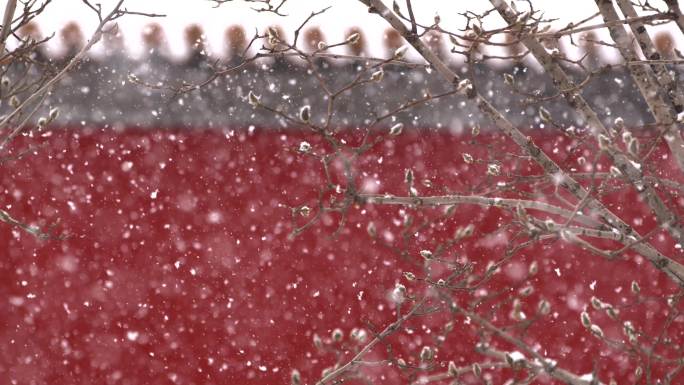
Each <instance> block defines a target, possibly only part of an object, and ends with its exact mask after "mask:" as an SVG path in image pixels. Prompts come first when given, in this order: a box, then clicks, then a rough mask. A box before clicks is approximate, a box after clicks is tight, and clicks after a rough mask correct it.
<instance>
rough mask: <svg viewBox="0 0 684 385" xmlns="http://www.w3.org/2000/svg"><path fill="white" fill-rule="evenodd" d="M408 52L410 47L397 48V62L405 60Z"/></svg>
mask: <svg viewBox="0 0 684 385" xmlns="http://www.w3.org/2000/svg"><path fill="white" fill-rule="evenodd" d="M406 51H408V46H407V45H402V46H401V47H399V48H397V50H396V51H394V58H395V59H397V60H400V59H403V58H404V56H406Z"/></svg>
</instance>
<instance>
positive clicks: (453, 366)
mask: <svg viewBox="0 0 684 385" xmlns="http://www.w3.org/2000/svg"><path fill="white" fill-rule="evenodd" d="M447 368H448V369H447V372H448V373H449V375H450V376H451V377H457V376H458V368H456V363H455V362H454V361H449V365H448V366H447Z"/></svg>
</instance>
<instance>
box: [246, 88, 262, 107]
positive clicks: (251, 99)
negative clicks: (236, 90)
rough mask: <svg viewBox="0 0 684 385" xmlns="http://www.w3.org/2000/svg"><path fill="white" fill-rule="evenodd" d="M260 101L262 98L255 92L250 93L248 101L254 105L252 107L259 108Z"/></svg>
mask: <svg viewBox="0 0 684 385" xmlns="http://www.w3.org/2000/svg"><path fill="white" fill-rule="evenodd" d="M260 99H261V96H257V95H256V94H255V93H254V92H252V91H249V94H248V95H247V101H248V102H249V104H251V105H252V107H256V106H258V105H259V104H260Z"/></svg>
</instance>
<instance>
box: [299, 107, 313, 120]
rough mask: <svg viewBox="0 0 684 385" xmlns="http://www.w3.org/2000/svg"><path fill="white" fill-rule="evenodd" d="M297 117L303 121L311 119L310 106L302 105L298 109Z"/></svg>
mask: <svg viewBox="0 0 684 385" xmlns="http://www.w3.org/2000/svg"><path fill="white" fill-rule="evenodd" d="M299 119H301V120H302V122H304V123H309V122H310V121H311V106H308V105H306V106H304V107H302V109H301V110H299Z"/></svg>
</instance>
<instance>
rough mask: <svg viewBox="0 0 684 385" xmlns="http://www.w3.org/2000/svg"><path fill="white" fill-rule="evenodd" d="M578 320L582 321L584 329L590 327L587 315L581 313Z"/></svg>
mask: <svg viewBox="0 0 684 385" xmlns="http://www.w3.org/2000/svg"><path fill="white" fill-rule="evenodd" d="M580 320H582V326H584V327H585V328H589V327H591V318H589V313H587V312H586V311H583V312H582V314H581V315H580Z"/></svg>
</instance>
